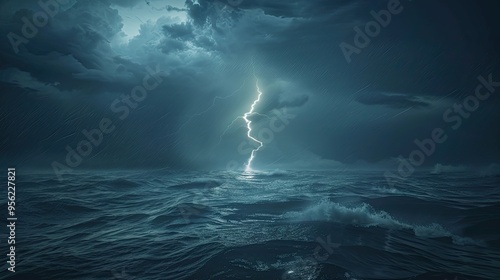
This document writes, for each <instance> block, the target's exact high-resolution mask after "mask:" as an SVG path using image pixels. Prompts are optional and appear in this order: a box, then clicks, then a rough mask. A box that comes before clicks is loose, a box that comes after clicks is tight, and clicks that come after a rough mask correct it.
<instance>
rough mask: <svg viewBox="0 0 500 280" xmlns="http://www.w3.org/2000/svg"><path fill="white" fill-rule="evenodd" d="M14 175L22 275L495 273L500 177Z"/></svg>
mask: <svg viewBox="0 0 500 280" xmlns="http://www.w3.org/2000/svg"><path fill="white" fill-rule="evenodd" d="M18 173H19V174H18V177H17V185H16V186H17V196H16V199H17V206H18V210H17V211H18V213H17V216H18V219H19V221H18V227H17V244H16V245H17V260H18V262H17V264H16V270H17V272H16V279H442V280H445V279H448V280H454V279H457V280H460V279H500V250H499V249H500V230H499V228H500V177H479V176H477V175H473V174H470V175H467V174H463V173H462V174H458V173H456V174H443V175H430V174H415V175H413V176H412V177H411V178H409V179H407V180H406V181H405V182H402V183H400V184H398V185H396V186H394V187H389V186H388V185H387V183H386V181H385V179H384V177H383V175H382V174H381V173H379V172H371V173H368V172H367V173H352V172H351V173H350V172H339V173H335V172H328V173H327V172H284V171H277V172H267V173H266V172H262V173H256V174H241V173H236V172H209V173H203V172H170V171H151V172H146V171H140V172H139V171H133V172H114V171H113V172H100V173H96V172H89V173H81V174H77V175H66V180H65V181H63V182H59V181H57V180H56V179H54V178H55V177H54V175H52V174H21V172H20V171H18ZM2 239H3V240H6V235H5V231H4V232H3V238H2ZM4 248H6V247H5V246H4ZM4 275H5V274H4Z"/></svg>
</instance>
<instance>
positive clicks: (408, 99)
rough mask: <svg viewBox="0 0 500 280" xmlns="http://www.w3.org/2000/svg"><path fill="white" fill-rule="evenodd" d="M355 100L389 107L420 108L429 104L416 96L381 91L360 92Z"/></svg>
mask: <svg viewBox="0 0 500 280" xmlns="http://www.w3.org/2000/svg"><path fill="white" fill-rule="evenodd" d="M356 100H357V101H358V102H359V103H362V104H365V105H384V106H388V107H391V108H421V107H428V106H430V105H431V104H430V103H429V102H426V101H423V100H421V99H420V98H419V97H417V96H411V95H405V94H394V93H383V92H369V93H364V94H360V95H358V96H357V98H356Z"/></svg>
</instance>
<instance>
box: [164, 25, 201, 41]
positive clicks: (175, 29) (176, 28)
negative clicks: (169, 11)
mask: <svg viewBox="0 0 500 280" xmlns="http://www.w3.org/2000/svg"><path fill="white" fill-rule="evenodd" d="M163 30H164V31H165V34H166V35H167V36H169V37H171V38H174V39H182V40H186V39H191V38H193V37H194V34H193V32H194V27H193V26H192V25H191V23H178V24H171V25H165V26H163Z"/></svg>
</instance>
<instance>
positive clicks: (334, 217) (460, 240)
mask: <svg viewBox="0 0 500 280" xmlns="http://www.w3.org/2000/svg"><path fill="white" fill-rule="evenodd" d="M285 217H288V218H290V219H292V220H295V221H301V222H303V221H329V222H336V223H341V224H348V225H353V226H361V227H372V226H377V227H382V228H386V229H396V230H402V229H409V230H412V231H413V232H414V234H415V235H416V236H419V237H427V238H440V237H449V238H451V239H452V241H453V243H454V244H456V245H468V244H470V245H472V244H474V245H480V244H481V242H478V241H475V240H473V239H471V238H466V237H460V236H456V235H454V234H452V233H450V232H449V231H447V230H446V229H445V228H444V227H443V226H441V225H439V224H437V223H432V224H428V225H412V224H409V223H405V222H402V221H399V220H397V219H395V218H394V217H392V216H391V215H390V214H389V213H387V212H385V211H376V210H374V209H373V207H372V206H370V205H369V204H366V203H363V204H361V205H360V206H352V207H351V206H344V205H341V204H339V203H336V202H331V201H328V200H322V201H320V202H319V203H318V204H316V205H313V206H311V207H309V208H307V209H305V210H303V211H301V212H289V213H287V214H286V215H285Z"/></svg>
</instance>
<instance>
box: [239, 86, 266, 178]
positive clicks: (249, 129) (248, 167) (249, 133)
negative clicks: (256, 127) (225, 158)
mask: <svg viewBox="0 0 500 280" xmlns="http://www.w3.org/2000/svg"><path fill="white" fill-rule="evenodd" d="M256 87H257V92H258V93H259V94H258V95H257V99H255V101H254V102H253V103H252V106H251V107H250V111H248V112H247V113H245V114H244V115H243V120H245V122H246V124H247V136H248V138H250V139H251V140H252V141H254V142H256V143H258V144H259V147H257V148H255V149H253V150H252V153H251V154H250V158H249V159H248V161H247V164H246V166H245V171H247V172H248V171H252V161H253V160H254V158H255V153H257V152H258V151H259V150H260V149H261V148H262V147H263V146H264V143H262V142H261V141H259V140H257V138H255V137H253V136H252V121H251V120H249V119H248V117H250V116H252V115H253V114H255V106H257V104H258V103H259V102H260V99H261V97H262V91H261V90H260V88H259V80H257V81H256Z"/></svg>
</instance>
